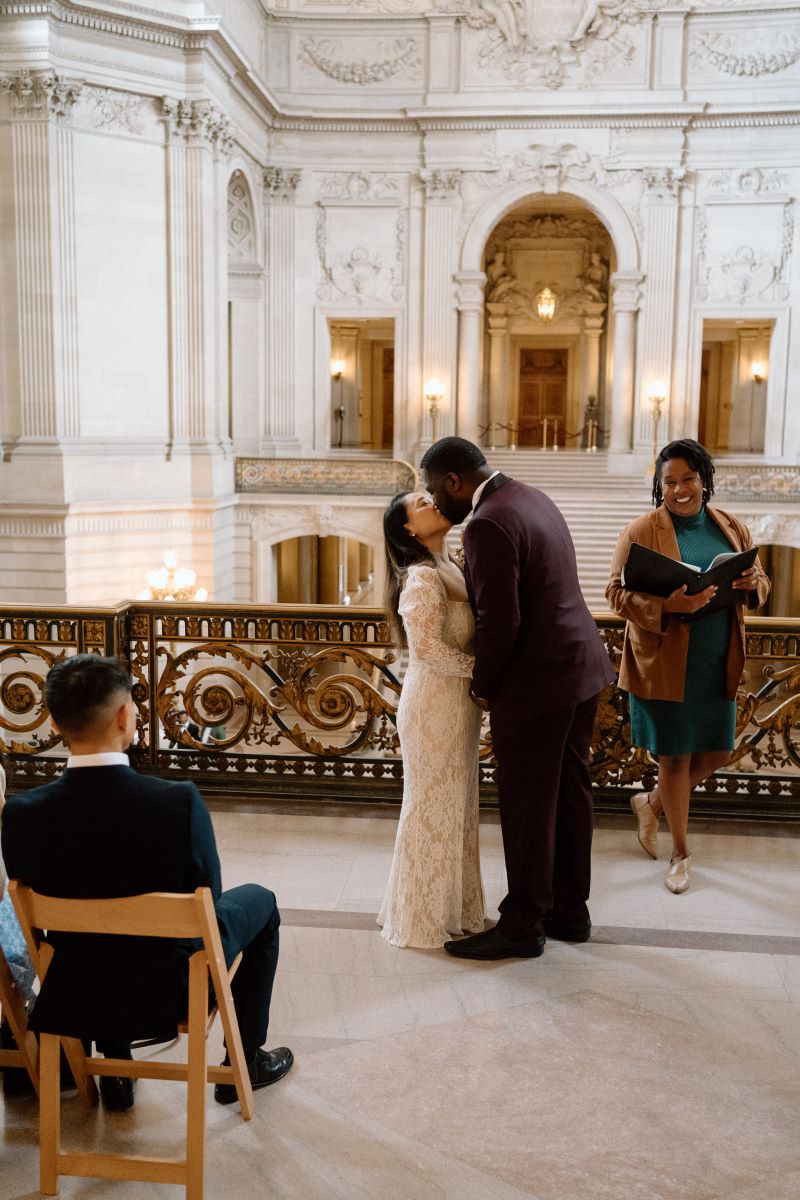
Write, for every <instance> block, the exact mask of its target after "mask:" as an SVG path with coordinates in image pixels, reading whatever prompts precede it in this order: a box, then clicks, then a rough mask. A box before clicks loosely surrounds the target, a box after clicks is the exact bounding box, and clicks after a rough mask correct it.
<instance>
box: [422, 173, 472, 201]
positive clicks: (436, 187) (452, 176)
mask: <svg viewBox="0 0 800 1200" xmlns="http://www.w3.org/2000/svg"><path fill="white" fill-rule="evenodd" d="M419 177H420V179H421V180H422V185H423V187H424V188H425V198H426V199H427V200H452V199H454V198H455V197H457V196H458V194H459V192H460V190H461V177H462V172H461V171H441V170H439V169H438V168H436V169H434V170H431V171H420V173H419Z"/></svg>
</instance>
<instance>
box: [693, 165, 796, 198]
mask: <svg viewBox="0 0 800 1200" xmlns="http://www.w3.org/2000/svg"><path fill="white" fill-rule="evenodd" d="M788 187H789V177H788V176H787V175H784V174H783V172H782V171H775V170H770V171H762V170H761V169H760V168H759V167H746V168H744V169H743V170H741V171H718V172H717V173H716V174H715V175H712V176H711V177H710V178H709V179H708V181H707V183H706V186H705V191H706V193H707V194H708V195H711V196H736V197H740V196H759V195H765V194H772V193H773V192H783V191H785V190H786V189H787V188H788Z"/></svg>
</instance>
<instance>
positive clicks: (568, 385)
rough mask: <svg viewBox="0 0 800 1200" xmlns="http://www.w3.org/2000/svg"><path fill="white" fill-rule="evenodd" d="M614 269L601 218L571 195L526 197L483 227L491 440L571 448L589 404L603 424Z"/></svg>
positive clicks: (485, 412) (485, 405)
mask: <svg viewBox="0 0 800 1200" xmlns="http://www.w3.org/2000/svg"><path fill="white" fill-rule="evenodd" d="M615 269H616V253H615V250H614V245H613V242H612V240H611V237H610V235H609V233H608V230H607V229H606V227H605V225H603V223H602V222H601V221H600V220H598V218H597V217H596V216H595V215H594V213H592V212H591V210H590V209H589V208H588V207H587V206H586V205H585V204H584V203H582V202H581V201H579V200H577V199H575V198H572V197H569V196H559V197H549V196H539V197H535V198H532V199H528V200H525V201H523V202H522V203H521V204H519V205H518V206H517V207H516V208H514V209H512V210H511V212H509V213H508V214H507V215H506V216H505V217H503V219H502V220H501V221H499V222H498V224H497V225H496V226H495V227H494V229H493V230H492V231H491V233H490V235H489V238H488V240H487V242H486V248H485V251H484V273H485V275H486V293H485V294H486V303H485V309H484V346H483V351H484V364H485V368H484V373H483V375H484V388H483V402H482V405H481V409H482V413H481V425H482V426H483V427H484V428H485V429H486V430H487V433H488V436H489V438H490V441H491V444H493V445H500V446H503V445H512V446H522V447H524V446H544V445H554V444H555V445H559V446H578V445H580V444H581V440H582V434H583V431H584V429H585V426H586V414H587V410H588V411H589V412H590V413H591V415H592V417H593V419H595V420H597V421H598V423H599V425H600V427H601V429H602V428H603V426H604V425H605V420H604V414H605V411H606V394H607V383H608V372H607V364H608V358H609V355H608V330H609V279H610V276H611V275H612V274H613V272H614V271H615Z"/></svg>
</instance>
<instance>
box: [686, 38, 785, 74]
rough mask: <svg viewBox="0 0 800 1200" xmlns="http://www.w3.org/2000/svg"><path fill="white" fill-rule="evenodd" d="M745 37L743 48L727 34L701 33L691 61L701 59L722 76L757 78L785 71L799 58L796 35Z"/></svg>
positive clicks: (735, 39) (738, 41) (739, 42)
mask: <svg viewBox="0 0 800 1200" xmlns="http://www.w3.org/2000/svg"><path fill="white" fill-rule="evenodd" d="M752 43H753V37H752V36H748V43H747V45H746V46H745V45H743V44H742V42H741V40H740V39H738V38H736V37H735V36H733V35H731V34H727V33H703V34H700V36H699V37H698V39H697V44H696V46H695V47H694V48H693V50H692V53H691V57H692V58H694V59H698V58H699V59H705V61H706V62H709V63H710V64H711V65H712V67H716V69H717V70H718V71H721V72H723V74H725V75H734V76H736V77H758V76H760V75H777V74H778V72H780V71H785V70H786V69H787V68H788V67H791V66H792V65H793V64H794V63H796V62H797V60H798V59H799V58H800V34H788V33H783V32H780V31H779V32H777V33H774V34H773V35H772V36H769V35H768V34H764V33H762V34H761V36H760V37H758V36H756V37H755V45H753V44H752Z"/></svg>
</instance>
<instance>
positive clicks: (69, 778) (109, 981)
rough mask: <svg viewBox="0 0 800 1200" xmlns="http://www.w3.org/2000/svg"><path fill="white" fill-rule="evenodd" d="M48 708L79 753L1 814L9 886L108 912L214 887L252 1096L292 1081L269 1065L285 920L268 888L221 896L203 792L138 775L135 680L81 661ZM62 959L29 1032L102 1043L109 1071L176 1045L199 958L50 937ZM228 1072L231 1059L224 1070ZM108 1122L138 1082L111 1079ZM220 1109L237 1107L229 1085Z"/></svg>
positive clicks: (121, 943) (61, 675)
mask: <svg viewBox="0 0 800 1200" xmlns="http://www.w3.org/2000/svg"><path fill="white" fill-rule="evenodd" d="M45 700H46V702H47V707H48V709H49V711H50V715H51V717H52V720H53V723H54V724H55V725H56V726H57V728H58V729H59V730H60V732H61V734H62V736H63V738H64V741H65V742H66V743H67V745H68V746H69V749H70V758H69V760H68V762H67V769H66V770H65V772H64V774H63V775H62V776H61V777H60V778H59V779H56V780H55V781H53V782H52V783H46V784H44V785H43V786H42V787H38V788H34V789H33V790H31V791H29V792H27V793H24V794H21V795H17V796H12V797H10V798H9V799H8V800H7V801H6V806H5V811H4V813H3V828H2V847H3V856H4V858H5V863H6V867H7V870H8V874H9V876H10V877H11V878H13V879H19V880H21V881H22V882H23V883H26V884H28V885H29V886H30V887H32V888H34V889H35V890H36V891H38V892H41V893H43V894H45V895H49V896H64V897H83V898H86V899H100V898H103V897H108V896H134V895H139V894H142V893H145V892H191V891H194V889H195V888H197V887H204V886H207V887H210V888H211V891H212V894H213V897H214V904H215V908H216V913H217V920H218V922H219V928H220V935H221V938H222V945H223V948H224V951H225V957H226V960H227V962H228V964H230V963H231V962H232V961H233V959H234V958H235V957H236V955H237V954H238V953H239V952H240V951H243V957H242V961H241V963H240V964H239V969H238V971H237V972H236V975H235V976H234V979H233V982H232V985H231V986H232V991H233V1000H234V1004H235V1007H236V1015H237V1018H238V1021H239V1029H240V1032H241V1035H242V1043H243V1046H244V1053H245V1057H246V1059H247V1062H248V1066H249V1073H250V1079H251V1081H252V1084H253V1087H254V1088H261V1087H265V1086H267V1085H268V1084H271V1083H275V1082H276V1081H277V1080H278V1079H281V1078H282V1077H283V1076H284V1075H285V1074H286V1072H287V1071H288V1070H289V1068H290V1067H291V1065H292V1062H293V1061H294V1060H293V1056H292V1052H291V1050H289V1049H287V1048H286V1047H285V1046H281V1047H280V1048H278V1049H276V1050H271V1051H267V1050H264V1049H263V1048H262V1047H263V1045H264V1042H265V1040H266V1036H267V1024H268V1021H269V1005H270V998H271V995H272V983H273V980H274V977H275V969H276V967H277V965H278V927H279V925H280V915H279V913H278V909H277V907H276V904H275V896H274V895H273V893H272V892H270V891H267V889H266V888H263V887H260V886H258V885H257V884H244V885H242V886H241V887H237V888H232V889H231V890H230V891H228V892H223V891H222V883H221V877H220V865H219V857H218V855H217V847H216V842H215V840H214V830H213V828H212V825H211V819H210V817H209V815H208V810H207V809H206V806H205V804H204V803H203V799H202V797H201V795H200V793H199V792H198V790H197V788H196V787H195V785H194V784H193V783H173V782H166V781H164V780H161V779H153V778H150V777H147V776H144V775H137V773H136V772H135V771H134V770H132V768H131V767H130V766H129V764H128V759H127V757H126V755H125V753H124V751H125V750H126V748H127V747H128V746H129V745H130V743H131V739H132V738H133V734H134V731H135V729H136V709H135V707H134V703H133V698H132V696H131V680H130V676H129V674H128V672H127V670H126V669H125V668H124V667H123V666H121V665H120V663H119V662H117V660H116V659H113V658H100V657H98V656H97V655H94V654H79V655H77V656H75V657H74V658H67V659H63V660H62V661H61V662H58V663H56V664H55V666H54V667H52V669H51V670H50V673H49V674H48V676H47V680H46V683H45ZM50 940H51V942H52V944H53V946H54V949H55V954H54V956H53V962H52V965H51V967H50V969H49V971H48V974H47V978H46V980H45V983H44V985H43V987H42V992H41V995H40V997H39V999H38V1000H37V1002H36V1005H35V1007H34V1011H33V1016H32V1019H31V1025H32V1027H33V1028H34V1029H36V1030H39V1031H44V1032H53V1033H61V1034H63V1035H65V1036H75V1037H83V1038H92V1039H93V1040H95V1041H96V1042H97V1045H98V1049H99V1050H100V1052H101V1053H104V1054H105V1055H106V1056H107V1057H115V1058H122V1057H129V1056H130V1043H131V1041H133V1039H134V1038H150V1037H154V1038H156V1037H160V1038H168V1037H171V1036H173V1035H174V1033H175V1027H176V1024H177V1021H178V1019H179V1018H180V1017H182V1016H183V1015H185V1008H184V1006H185V1003H186V986H187V984H186V981H187V962H188V956H189V954H191V952H192V949H193V947H192V945H191V944H183V943H174V942H170V941H166V940H165V939H152V940H150V939H144V938H137V939H135V940H134V939H128V938H113V937H110V938H102V937H98V936H97V935H84V934H61V935H57V934H53V935H51V938H50ZM225 1061H226V1062H227V1056H226V1060H225ZM100 1091H101V1095H102V1098H103V1102H104V1103H105V1106H106V1107H107V1108H112V1109H115V1110H118V1111H119V1110H122V1109H125V1108H130V1106H131V1105H132V1104H133V1080H130V1079H117V1078H111V1077H108V1078H103V1077H101V1079H100ZM214 1099H215V1100H217V1101H218V1102H219V1103H220V1104H231V1103H233V1101H234V1100H236V1090H235V1088H234V1086H233V1085H232V1084H217V1085H216V1086H215V1088H214Z"/></svg>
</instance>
